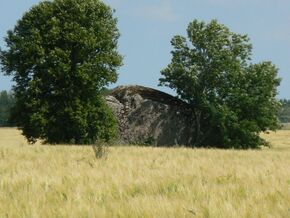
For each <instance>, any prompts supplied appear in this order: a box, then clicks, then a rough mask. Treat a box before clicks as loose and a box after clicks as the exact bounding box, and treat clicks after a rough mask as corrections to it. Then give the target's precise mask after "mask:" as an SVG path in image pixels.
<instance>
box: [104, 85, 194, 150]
mask: <svg viewBox="0 0 290 218" xmlns="http://www.w3.org/2000/svg"><path fill="white" fill-rule="evenodd" d="M106 101H107V104H108V105H109V107H110V108H111V109H112V110H113V112H114V114H115V115H116V117H117V119H118V124H119V132H120V140H121V141H122V142H123V143H126V144H141V145H146V144H150V145H156V146H173V145H185V146H188V145H191V144H192V143H193V136H194V122H193V120H192V118H193V115H192V110H191V108H190V107H189V105H188V104H186V103H185V102H183V101H181V100H179V99H178V98H176V97H173V96H171V95H169V94H166V93H164V92H161V91H158V90H155V89H151V88H147V87H143V86H119V87H117V88H115V89H113V90H111V91H110V92H109V94H108V95H107V96H106Z"/></svg>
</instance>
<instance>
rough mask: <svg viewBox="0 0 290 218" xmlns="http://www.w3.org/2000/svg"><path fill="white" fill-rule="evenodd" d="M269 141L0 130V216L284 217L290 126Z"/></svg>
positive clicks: (289, 183)
mask: <svg viewBox="0 0 290 218" xmlns="http://www.w3.org/2000/svg"><path fill="white" fill-rule="evenodd" d="M265 137H266V138H267V139H268V140H270V141H271V142H272V144H273V148H271V149H269V148H265V149H262V150H216V149H188V148H152V147H137V146H136V147H129V146H128V147H117V146H116V147H110V148H109V154H108V157H107V158H106V159H96V158H95V155H94V152H93V149H92V147H78V146H42V145H40V144H36V145H32V146H31V145H27V143H26V142H25V140H24V139H23V137H22V136H21V135H20V133H19V132H18V131H17V130H16V129H9V128H3V129H0V217H285V218H286V217H290V131H286V130H284V131H278V132H277V133H271V134H269V135H265Z"/></svg>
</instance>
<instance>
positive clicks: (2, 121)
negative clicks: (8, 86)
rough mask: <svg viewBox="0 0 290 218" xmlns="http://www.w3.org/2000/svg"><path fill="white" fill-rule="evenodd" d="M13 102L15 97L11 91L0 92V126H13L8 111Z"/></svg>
mask: <svg viewBox="0 0 290 218" xmlns="http://www.w3.org/2000/svg"><path fill="white" fill-rule="evenodd" d="M14 104H15V99H14V96H13V94H12V93H9V92H7V91H1V92H0V126H6V127H7V126H13V122H12V121H11V120H10V111H11V108H12V107H13V105H14Z"/></svg>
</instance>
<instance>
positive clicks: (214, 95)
mask: <svg viewBox="0 0 290 218" xmlns="http://www.w3.org/2000/svg"><path fill="white" fill-rule="evenodd" d="M187 38H188V39H187ZM187 38H186V37H183V36H175V37H174V38H173V39H172V41H171V44H172V46H173V51H172V60H171V63H170V64H169V65H168V66H167V67H166V68H165V69H164V70H162V71H161V74H162V78H160V85H165V86H168V87H170V88H172V89H174V90H175V91H176V93H177V95H178V96H179V98H181V99H182V100H184V101H186V102H187V103H188V104H190V105H191V106H192V110H193V115H194V116H193V119H194V124H195V130H196V131H195V137H194V140H193V143H192V144H193V146H217V147H222V148H230V147H235V148H257V147H259V146H260V145H265V143H266V142H265V141H264V140H263V139H262V138H260V137H259V133H260V132H261V131H267V130H268V129H271V130H275V129H276V128H278V126H279V125H278V119H277V112H278V109H279V102H278V101H277V100H276V98H275V97H276V95H277V86H278V85H279V83H280V79H279V78H277V72H278V69H277V68H276V67H275V66H274V65H273V64H272V63H271V62H268V61H267V62H262V63H258V64H252V63H250V60H251V58H250V57H251V51H252V45H251V43H250V42H249V38H248V37H247V35H240V34H236V33H233V32H231V31H230V30H229V29H228V28H227V27H226V26H224V25H222V24H220V23H218V22H217V21H216V20H212V21H211V22H209V23H205V22H200V21H198V20H194V21H192V22H191V23H190V24H189V26H188V28H187Z"/></svg>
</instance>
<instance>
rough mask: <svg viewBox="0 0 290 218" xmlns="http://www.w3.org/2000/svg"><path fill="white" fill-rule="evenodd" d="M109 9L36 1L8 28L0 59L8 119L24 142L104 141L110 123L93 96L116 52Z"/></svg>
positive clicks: (93, 2) (110, 77)
mask: <svg viewBox="0 0 290 218" xmlns="http://www.w3.org/2000/svg"><path fill="white" fill-rule="evenodd" d="M118 38H119V31H118V29H117V19H116V18H114V17H113V10H112V9H111V8H110V7H109V6H107V5H105V4H104V3H103V2H101V1H99V0H86V1H83V0H54V1H43V2H41V3H39V4H38V5H36V6H34V7H32V8H31V9H30V10H29V11H28V12H27V13H25V14H24V16H23V17H22V18H21V19H20V20H19V21H18V23H17V24H16V26H15V27H14V29H13V30H9V31H8V35H7V37H6V39H5V40H6V47H7V49H6V50H1V52H0V61H1V64H2V70H3V72H5V74H6V75H10V76H12V77H13V80H14V81H15V82H16V85H15V86H14V87H13V92H14V93H15V97H16V105H15V107H14V108H13V117H14V119H15V121H16V124H17V126H18V127H19V128H20V129H21V130H22V131H23V134H24V136H26V138H27V139H28V141H29V142H32V143H33V142H35V141H36V139H42V140H44V141H45V142H48V143H79V144H86V143H93V142H95V141H96V140H98V139H104V140H109V139H110V138H112V137H113V136H114V135H115V133H116V121H115V118H114V116H113V115H112V113H111V111H110V110H109V108H108V107H107V106H106V104H105V102H104V100H103V99H102V97H101V94H100V93H101V91H102V89H103V87H104V86H106V85H108V84H110V83H114V82H116V80H117V76H118V75H117V69H118V67H119V66H120V65H121V64H122V57H121V56H120V55H119V53H118V51H117V46H118V44H117V41H118Z"/></svg>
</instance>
